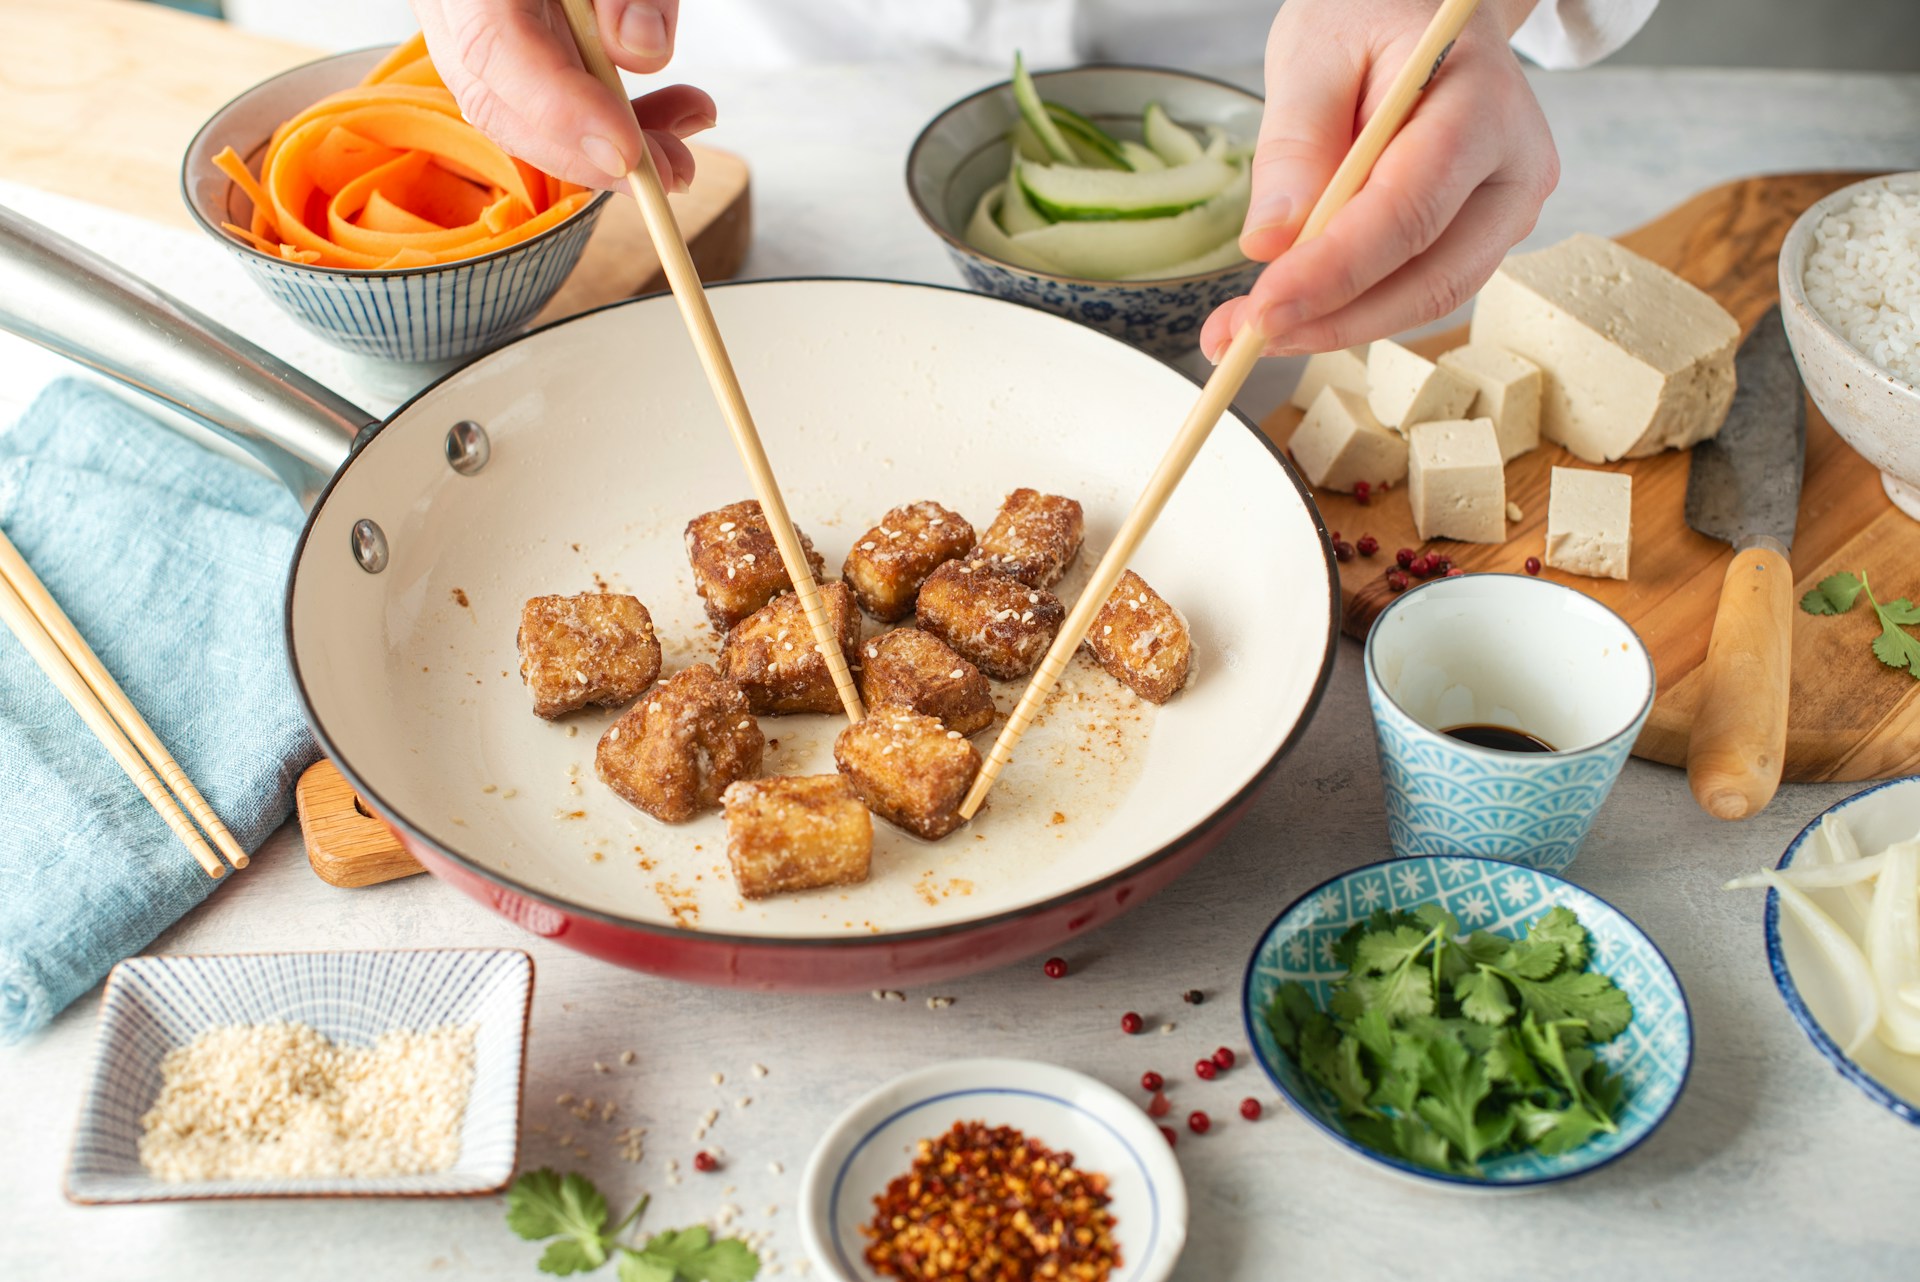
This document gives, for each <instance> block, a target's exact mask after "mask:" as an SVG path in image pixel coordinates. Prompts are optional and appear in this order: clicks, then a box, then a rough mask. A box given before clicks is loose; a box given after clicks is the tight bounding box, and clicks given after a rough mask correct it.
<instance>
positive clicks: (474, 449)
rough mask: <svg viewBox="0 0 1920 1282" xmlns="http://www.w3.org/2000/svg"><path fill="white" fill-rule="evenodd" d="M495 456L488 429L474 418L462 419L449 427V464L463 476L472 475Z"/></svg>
mask: <svg viewBox="0 0 1920 1282" xmlns="http://www.w3.org/2000/svg"><path fill="white" fill-rule="evenodd" d="M492 457H493V442H491V441H489V440H488V439H487V429H486V428H484V427H481V426H480V425H479V424H478V423H476V422H474V421H473V420H472V419H462V420H460V421H459V422H458V423H455V424H454V425H453V426H452V427H450V428H448V429H447V465H448V466H449V467H451V468H452V469H453V470H454V471H456V472H458V473H460V475H462V476H472V475H473V474H474V473H475V472H478V471H479V470H480V469H481V468H483V467H485V466H486V465H487V460H488V459H490V458H492Z"/></svg>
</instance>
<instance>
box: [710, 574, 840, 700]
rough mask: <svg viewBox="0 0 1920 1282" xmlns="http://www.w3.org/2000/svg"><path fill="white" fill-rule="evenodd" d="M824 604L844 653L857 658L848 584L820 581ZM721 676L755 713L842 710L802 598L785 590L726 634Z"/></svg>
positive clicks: (821, 600)
mask: <svg viewBox="0 0 1920 1282" xmlns="http://www.w3.org/2000/svg"><path fill="white" fill-rule="evenodd" d="M820 604H821V605H823V606H825V607H826V611H827V617H828V618H829V619H831V620H832V621H833V630H834V634H835V635H836V636H838V637H839V638H840V653H841V654H842V655H844V656H845V657H846V659H847V662H849V663H851V662H853V657H854V653H855V648H856V647H857V646H858V645H859V644H860V614H859V612H858V611H857V610H855V609H854V608H853V594H852V593H850V592H848V591H847V585H846V584H844V583H823V584H821V585H820ZM720 674H721V675H722V676H724V677H726V678H727V680H729V681H731V682H733V683H734V684H735V685H737V686H739V687H740V688H741V689H742V690H744V691H746V692H747V705H748V706H749V707H751V708H752V709H753V710H754V711H755V712H758V713H763V714H772V715H775V716H778V715H780V714H781V713H788V712H838V711H840V695H839V692H838V691H836V690H835V689H834V688H833V674H832V673H831V672H829V671H828V670H827V661H826V659H825V658H824V657H823V656H822V655H821V653H820V651H819V649H818V648H817V647H816V645H815V644H814V640H813V629H812V628H811V627H809V626H808V624H807V612H806V611H805V610H803V609H801V608H800V598H799V596H798V595H796V594H795V593H792V592H783V593H781V594H780V595H779V596H777V597H775V598H774V599H773V600H771V601H769V602H767V603H766V604H765V605H763V606H761V607H760V608H759V609H758V610H756V611H754V612H753V613H752V614H750V615H748V616H747V617H746V618H744V619H742V620H740V622H738V623H736V624H734V625H733V627H732V628H731V629H730V630H729V631H728V632H727V639H726V640H725V641H724V642H722V643H721V645H720Z"/></svg>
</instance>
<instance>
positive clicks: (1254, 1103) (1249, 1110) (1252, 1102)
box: [1240, 1095, 1260, 1122]
mask: <svg viewBox="0 0 1920 1282" xmlns="http://www.w3.org/2000/svg"><path fill="white" fill-rule="evenodd" d="M1240 1116H1242V1117H1244V1118H1246V1119H1247V1120H1248V1121H1249V1122H1257V1121H1259V1120H1260V1101H1259V1100H1257V1099H1255V1098H1254V1097H1253V1096H1251V1095H1249V1096H1247V1097H1246V1098H1245V1099H1243V1100H1241V1101H1240Z"/></svg>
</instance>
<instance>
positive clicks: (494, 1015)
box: [67, 948, 533, 1204]
mask: <svg viewBox="0 0 1920 1282" xmlns="http://www.w3.org/2000/svg"><path fill="white" fill-rule="evenodd" d="M532 1002H533V959H532V958H531V957H529V956H528V955H527V954H526V953H523V952H520V951H519V950H517V949H510V948H445V949H413V950H393V951H380V952H336V953H232V954H226V955H223V956H204V957H166V956H161V957H135V958H132V959H130V960H128V961H123V962H121V963H120V964H119V965H118V966H115V967H114V968H113V972H112V974H110V975H108V976H107V987H106V992H105V994H104V995H103V996H102V997H101V999H100V1029H99V1033H98V1040H97V1046H98V1050H97V1052H96V1059H95V1061H94V1066H93V1080H92V1082H91V1083H90V1084H89V1085H88V1087H87V1093H86V1098H85V1099H84V1100H83V1102H82V1103H81V1106H80V1125H79V1128H78V1130H77V1131H76V1133H75V1135H74V1137H73V1153H72V1156H71V1157H70V1158H69V1160H68V1164H67V1197H68V1198H69V1199H70V1200H72V1201H75V1202H81V1203H87V1204H94V1203H102V1202H167V1201H186V1200H196V1199H203V1198H240V1197H455V1196H463V1195H465V1196H471V1195H475V1194H482V1193H494V1192H498V1191H499V1190H500V1189H501V1188H504V1187H505V1186H506V1184H507V1181H509V1180H510V1179H512V1178H513V1168H514V1162H515V1160H516V1158H517V1156H518V1153H519V1148H520V1093H521V1084H522V1082H523V1080H524V1078H525V1072H524V1069H525V1063H526V1044H527V1015H528V1012H529V1010H530V1008H531V1006H532ZM275 1021H287V1022H299V1023H305V1024H309V1025H311V1026H312V1027H313V1028H315V1029H317V1030H319V1032H321V1033H322V1034H324V1035H325V1036H326V1038H327V1039H328V1040H329V1041H332V1042H334V1043H335V1044H338V1045H347V1046H368V1045H371V1044H372V1043H373V1042H374V1041H375V1040H376V1039H377V1038H378V1037H379V1036H380V1035H381V1034H382V1033H386V1032H390V1031H392V1030H394V1029H410V1030H412V1031H415V1032H424V1031H426V1030H428V1029H432V1028H437V1027H440V1026H441V1025H444V1024H456V1025H464V1024H473V1025H475V1026H476V1030H475V1034H474V1043H473V1086H472V1089H471V1091H470V1092H469V1094H468V1096H467V1113H466V1118H465V1121H464V1122H463V1124H462V1127H461V1132H460V1157H459V1160H458V1161H456V1162H455V1163H454V1164H453V1166H452V1167H451V1168H449V1169H448V1170H445V1171H434V1172H429V1173H424V1174H420V1175H396V1176H382V1177H378V1178H368V1179H355V1178H350V1177H325V1178H306V1179H292V1178H283V1179H242V1180H203V1181H197V1182H194V1183H190V1184H189V1183H168V1182H165V1181H162V1180H157V1179H154V1178H153V1177H152V1176H150V1175H148V1174H147V1172H146V1170H145V1169H144V1168H143V1167H142V1166H141V1165H140V1153H139V1149H140V1136H141V1133H142V1130H143V1128H142V1126H141V1123H140V1119H141V1117H142V1116H143V1115H144V1114H145V1113H146V1112H147V1110H148V1109H149V1108H151V1107H152V1106H153V1103H154V1101H155V1099H156V1098H158V1096H159V1093H160V1061H161V1060H162V1059H163V1058H164V1057H165V1056H166V1054H167V1052H168V1051H170V1050H173V1049H175V1048H176V1047H179V1046H184V1045H186V1044H187V1043H188V1042H190V1041H192V1040H193V1039H194V1038H195V1037H197V1036H199V1035H200V1034H201V1033H204V1032H206V1031H207V1030H209V1029H212V1028H216V1027H220V1026H222V1025H229V1024H263V1023H272V1022H275Z"/></svg>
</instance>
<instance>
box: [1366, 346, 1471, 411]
mask: <svg viewBox="0 0 1920 1282" xmlns="http://www.w3.org/2000/svg"><path fill="white" fill-rule="evenodd" d="M1367 404H1368V405H1369V406H1371V407H1372V409H1373V416H1374V417H1375V418H1377V419H1379V420H1380V421H1381V423H1383V424H1385V425H1386V426H1388V427H1393V428H1398V429H1399V430H1400V431H1401V432H1403V433H1404V432H1405V431H1406V430H1407V428H1408V427H1410V426H1412V425H1413V424H1415V423H1426V422H1431V421H1433V420H1435V419H1448V418H1458V417H1460V415H1462V414H1464V413H1466V412H1467V406H1469V405H1471V404H1473V384H1471V383H1469V382H1467V381H1466V380H1465V379H1463V378H1461V377H1459V376H1458V375H1456V374H1454V373H1452V372H1451V371H1449V370H1444V369H1441V368H1440V367H1439V366H1438V365H1436V364H1434V363H1433V362H1432V361H1430V360H1428V359H1427V358H1426V357H1424V356H1422V355H1420V353H1418V352H1415V351H1411V350H1409V349H1408V348H1405V347H1402V346H1400V344H1398V343H1396V342H1394V341H1393V340H1392V339H1387V338H1383V339H1381V340H1380V341H1379V342H1377V343H1370V344H1368V346H1367Z"/></svg>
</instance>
